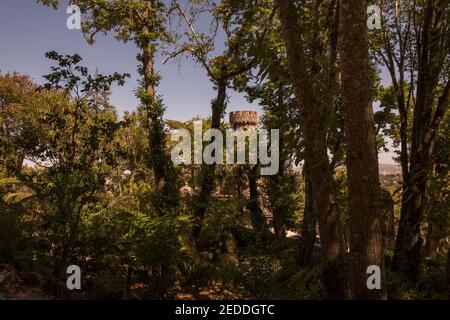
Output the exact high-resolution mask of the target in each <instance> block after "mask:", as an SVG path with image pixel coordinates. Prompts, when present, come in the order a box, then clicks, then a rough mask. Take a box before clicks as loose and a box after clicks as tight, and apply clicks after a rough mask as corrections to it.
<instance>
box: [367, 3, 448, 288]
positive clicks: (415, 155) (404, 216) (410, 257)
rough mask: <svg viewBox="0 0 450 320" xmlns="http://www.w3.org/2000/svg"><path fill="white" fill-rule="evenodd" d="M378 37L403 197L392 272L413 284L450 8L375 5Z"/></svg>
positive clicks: (444, 106) (444, 103) (444, 95)
mask: <svg viewBox="0 0 450 320" xmlns="http://www.w3.org/2000/svg"><path fill="white" fill-rule="evenodd" d="M378 4H379V5H380V7H381V8H382V11H383V15H382V21H381V22H382V23H381V25H382V32H381V33H380V35H379V37H375V38H374V40H376V42H375V48H376V50H377V55H378V57H379V58H380V60H381V62H382V63H383V64H384V65H385V66H386V68H387V70H388V71H389V74H390V77H391V80H392V89H393V92H394V94H395V101H396V108H397V110H398V113H399V117H400V163H401V166H402V175H403V190H402V191H403V193H402V207H401V216H400V224H399V228H398V236H397V240H396V249H395V255H394V268H395V269H396V270H398V271H401V272H402V273H404V274H405V275H406V276H407V277H408V278H410V279H411V280H413V281H414V280H417V278H418V272H419V265H420V263H419V260H420V252H421V248H422V243H423V240H422V238H421V236H420V226H421V222H422V220H423V218H424V216H425V215H426V212H427V208H428V207H429V201H428V200H427V199H428V198H429V194H428V189H429V185H430V184H429V179H430V177H431V172H432V169H433V150H434V145H435V141H436V134H437V132H438V131H439V127H440V124H441V123H442V120H443V116H444V114H445V112H446V110H448V107H449V103H448V94H449V89H450V82H449V79H448V74H449V70H450V69H449V68H450V64H449V59H448V52H449V50H450V47H449V43H450V42H449V36H448V34H449V31H450V23H449V22H448V19H447V17H448V14H449V10H450V9H449V7H448V4H447V2H446V1H442V0H439V1H431V0H421V1H412V0H411V1H402V3H401V5H399V1H379V2H378Z"/></svg>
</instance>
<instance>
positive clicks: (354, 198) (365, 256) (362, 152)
mask: <svg viewBox="0 0 450 320" xmlns="http://www.w3.org/2000/svg"><path fill="white" fill-rule="evenodd" d="M366 9H367V4H366V1H361V0H342V2H341V18H340V21H341V32H342V33H341V41H342V55H341V59H342V96H343V106H344V108H343V109H344V110H343V111H344V128H345V134H346V139H347V159H346V163H347V175H348V203H349V207H348V214H349V229H350V238H349V240H350V242H349V244H350V265H349V267H350V270H349V274H348V276H349V281H350V282H349V283H350V290H349V297H348V298H350V299H383V298H386V290H385V285H384V277H383V273H384V258H383V242H382V236H381V224H380V220H381V219H380V210H379V208H378V199H379V192H380V182H379V172H378V159H377V154H376V137H375V125H374V118H373V109H372V102H371V93H370V90H371V85H370V78H369V51H368V40H367V26H366V19H367V18H366ZM371 265H376V266H379V267H380V268H381V272H382V274H381V279H382V281H381V285H382V287H381V290H378V289H374V290H369V289H368V287H367V283H366V281H367V278H368V275H367V273H366V272H367V268H368V267H369V266H371Z"/></svg>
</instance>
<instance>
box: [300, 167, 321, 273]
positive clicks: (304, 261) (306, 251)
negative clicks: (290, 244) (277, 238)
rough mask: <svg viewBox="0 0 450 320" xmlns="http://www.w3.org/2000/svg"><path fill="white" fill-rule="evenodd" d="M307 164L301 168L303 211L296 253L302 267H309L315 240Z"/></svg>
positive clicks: (311, 193)
mask: <svg viewBox="0 0 450 320" xmlns="http://www.w3.org/2000/svg"><path fill="white" fill-rule="evenodd" d="M308 172H309V171H308V164H307V163H305V165H304V167H303V177H304V180H305V210H304V213H303V222H302V228H301V232H300V234H301V239H300V244H299V252H298V263H299V265H300V266H302V267H306V266H308V265H310V263H311V258H312V253H313V250H314V241H315V240H316V223H317V217H316V215H315V214H314V206H313V191H312V183H311V177H310V175H309V173H308Z"/></svg>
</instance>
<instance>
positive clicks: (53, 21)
mask: <svg viewBox="0 0 450 320" xmlns="http://www.w3.org/2000/svg"><path fill="white" fill-rule="evenodd" d="M182 2H183V1H182ZM68 17H69V15H68V14H67V13H66V6H64V5H63V6H61V7H60V8H59V9H58V10H57V11H55V10H53V9H51V8H48V7H44V6H42V5H40V4H37V3H36V0H1V1H0V44H1V46H0V72H2V73H6V72H14V71H16V72H19V73H23V74H28V75H29V76H30V77H31V78H32V79H33V80H34V81H35V82H36V83H43V79H42V75H44V74H46V73H49V67H50V65H51V63H50V62H49V61H48V60H47V59H45V57H44V54H45V52H47V51H50V50H55V51H57V52H59V53H61V54H74V53H78V54H80V55H81V56H82V57H83V59H84V61H83V63H84V65H86V66H87V67H89V68H90V69H91V70H92V71H95V70H96V68H98V69H99V71H100V72H101V73H104V74H110V73H114V72H121V73H125V72H126V73H130V74H131V75H132V77H131V79H128V80H127V82H126V84H125V86H123V87H114V88H113V89H112V96H111V102H112V103H113V104H114V105H115V106H116V107H117V109H118V110H119V112H120V113H122V112H123V111H126V110H129V111H131V110H134V109H136V107H137V106H138V104H139V103H138V100H137V99H136V97H135V95H134V90H135V89H136V87H137V85H138V84H137V80H138V76H137V72H136V70H137V67H138V62H137V60H136V54H137V53H138V50H137V48H136V47H135V46H134V44H133V43H131V42H130V43H126V44H124V43H122V42H118V41H116V40H115V39H114V38H113V37H112V35H106V36H103V35H99V36H97V37H96V43H95V44H94V45H93V46H91V45H88V44H87V43H86V41H85V40H84V38H83V35H82V33H81V31H80V30H69V29H68V28H67V27H66V20H67V18H68ZM200 23H201V22H200ZM207 27H208V25H206V24H205V25H199V26H198V29H200V30H202V29H203V30H205V28H207ZM219 45H220V43H219ZM162 61H163V57H161V56H159V57H158V58H157V63H156V69H157V71H158V72H159V73H160V75H161V76H162V80H161V83H160V85H159V87H158V88H157V92H158V94H159V95H161V96H162V97H163V101H164V104H165V105H166V107H167V110H166V114H165V118H167V119H176V120H181V121H184V120H188V119H190V118H192V117H193V116H195V115H200V116H202V117H208V116H210V113H211V112H210V102H211V100H212V99H213V98H214V96H215V95H214V90H213V86H212V83H211V82H210V81H209V79H208V78H207V76H206V72H205V71H204V70H203V68H202V67H201V66H199V65H197V64H196V63H194V62H193V61H192V60H190V59H186V60H183V61H182V63H181V64H179V63H178V62H177V61H170V62H168V63H166V64H164V65H162V63H161V62H162ZM242 109H246V110H255V111H258V112H261V109H260V108H259V107H258V105H257V104H250V103H248V102H247V101H246V99H245V97H244V96H243V95H242V94H239V93H236V92H233V91H231V90H230V91H229V103H228V108H227V111H233V110H242ZM391 156H392V154H382V155H380V162H381V163H392V159H391Z"/></svg>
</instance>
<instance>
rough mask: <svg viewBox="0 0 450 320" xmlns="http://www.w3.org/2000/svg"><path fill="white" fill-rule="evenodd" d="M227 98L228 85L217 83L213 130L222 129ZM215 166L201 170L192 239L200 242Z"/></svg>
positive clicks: (211, 191) (212, 107)
mask: <svg viewBox="0 0 450 320" xmlns="http://www.w3.org/2000/svg"><path fill="white" fill-rule="evenodd" d="M226 98H227V83H226V81H219V82H218V83H217V96H216V99H215V100H214V101H213V103H212V105H211V109H212V117H211V128H212V129H220V123H221V120H222V116H223V113H224V111H225V100H226ZM215 172H216V165H215V164H211V165H208V164H202V167H201V170H200V192H199V194H198V196H197V200H196V202H195V203H196V204H195V205H196V207H195V209H194V219H195V223H194V227H193V230H192V237H193V239H194V240H198V238H199V236H200V232H201V229H202V226H203V221H204V219H205V215H206V209H207V207H208V204H209V200H210V198H211V195H212V193H213V191H214V188H215V179H214V176H215Z"/></svg>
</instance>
